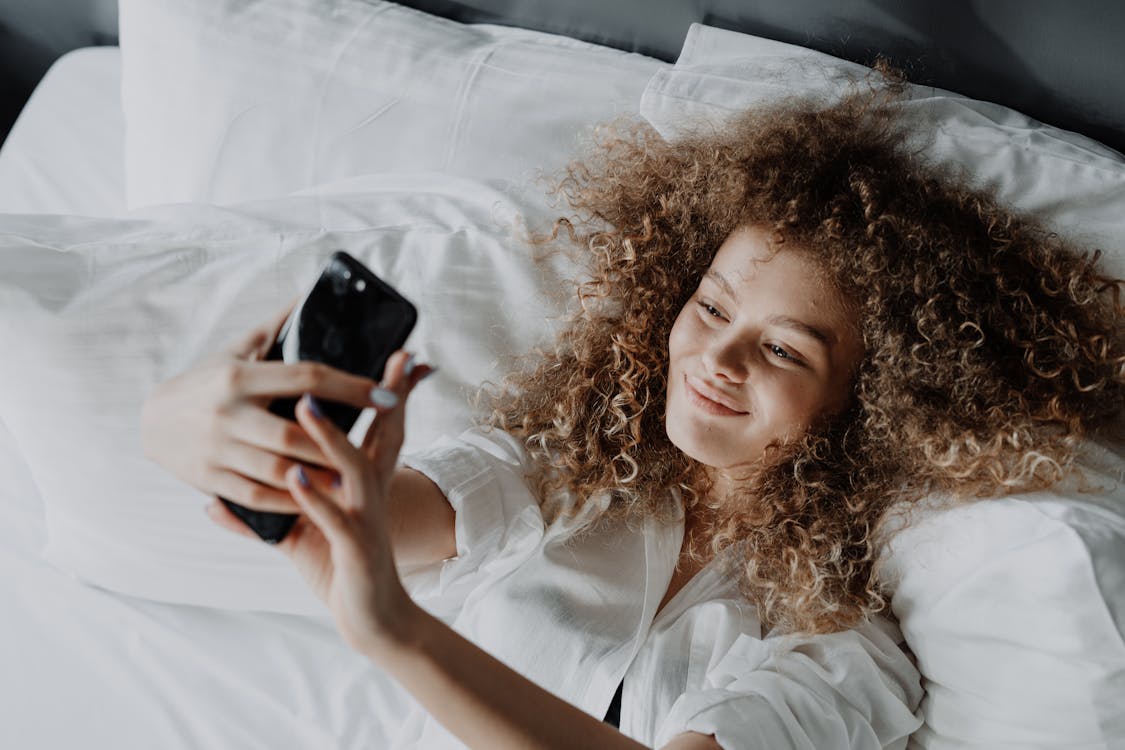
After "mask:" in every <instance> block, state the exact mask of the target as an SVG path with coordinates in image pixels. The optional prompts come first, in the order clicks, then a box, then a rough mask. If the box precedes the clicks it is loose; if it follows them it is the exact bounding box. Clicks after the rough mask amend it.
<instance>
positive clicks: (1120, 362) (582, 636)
mask: <svg viewBox="0 0 1125 750" xmlns="http://www.w3.org/2000/svg"><path fill="white" fill-rule="evenodd" d="M896 95H897V92H896V90H895V89H894V87H893V86H887V87H882V88H878V87H877V88H876V89H874V90H873V91H872V92H868V93H858V94H851V95H849V96H847V97H845V98H844V99H842V100H841V101H840V102H838V103H836V104H833V105H824V104H818V103H813V102H796V101H795V102H787V103H783V104H780V105H777V106H774V107H770V108H762V109H760V110H755V111H753V112H748V113H746V114H745V115H744V116H743V117H742V118H741V119H739V120H738V121H737V122H736V123H735V124H734V125H733V126H732V127H730V128H729V129H727V130H725V131H724V132H722V133H720V134H717V135H716V134H712V135H706V134H700V135H695V136H692V137H690V138H685V139H682V140H680V141H677V142H674V143H665V142H663V141H661V140H660V139H659V137H658V136H656V135H655V134H654V133H653V132H652V131H651V130H649V129H647V128H646V127H645V126H644V125H640V124H638V125H636V126H635V127H633V128H631V129H628V130H626V131H624V132H623V133H618V132H616V131H611V132H610V135H609V137H608V138H606V139H604V140H602V141H600V142H599V143H598V144H596V148H595V150H594V151H593V152H592V153H591V154H589V155H588V156H587V158H586V159H585V160H584V161H582V162H579V163H576V164H575V165H572V167H571V168H570V169H568V172H567V174H566V176H565V177H564V178H563V179H562V180H561V182H560V184H559V189H560V190H561V191H562V193H563V194H564V195H565V196H566V198H567V199H568V201H569V203H570V205H571V206H572V207H573V208H574V210H575V211H576V212H577V215H576V216H575V217H571V218H570V219H560V220H558V221H557V222H556V224H555V227H554V231H553V232H552V234H551V236H550V238H545V239H543V240H541V241H544V242H550V241H554V240H557V238H558V233H559V229H560V228H566V229H567V233H568V236H569V237H570V238H571V239H572V240H573V241H574V245H575V246H576V247H580V248H583V249H584V250H586V251H587V254H588V258H589V263H590V269H591V271H590V277H589V278H588V279H587V280H586V281H585V282H584V283H583V284H582V285H581V286H580V287H579V296H580V300H581V303H582V304H581V305H580V308H579V309H578V310H577V312H576V313H575V315H574V317H573V319H572V320H571V321H570V325H569V327H568V328H567V329H566V331H564V333H563V334H562V335H561V336H560V337H559V339H558V341H557V343H556V347H555V349H554V351H552V352H547V353H541V354H539V355H537V359H535V360H534V361H533V362H532V363H531V364H530V365H529V367H528V368H527V370H526V371H525V372H522V373H517V374H515V375H513V376H512V377H511V378H509V379H508V380H507V381H506V382H505V384H503V386H502V387H499V388H494V389H492V391H491V392H490V393H489V396H490V400H491V409H490V413H489V415H488V418H487V419H486V420H484V421H485V422H487V424H488V427H489V428H481V429H478V430H472V431H470V432H468V433H466V434H465V435H462V436H461V437H460V438H458V439H456V440H454V439H449V440H447V441H446V442H445V443H443V444H442V445H440V446H437V447H435V448H434V449H431V450H428V451H425V452H423V453H420V454H418V455H414V456H409V457H405V464H406V465H405V466H401V467H399V468H396V463H397V462H398V459H399V455H398V454H399V448H400V447H401V444H402V439H403V410H404V408H405V402H406V400H407V398H408V397H409V395H410V393H411V391H412V389H413V388H414V387H415V386H416V385H417V384H418V382H419V381H420V380H421V379H422V378H423V377H425V376H426V375H427V374H429V372H431V369H430V368H429V366H428V365H418V364H414V363H413V362H412V361H411V360H410V358H409V357H408V356H407V355H406V353H403V352H399V353H397V354H396V355H395V356H394V357H393V358H392V359H391V361H390V362H389V364H388V368H387V375H386V378H385V380H384V382H383V383H382V384H373V383H370V382H368V381H365V380H364V379H363V378H358V377H354V376H350V375H347V374H345V373H339V372H334V371H332V370H330V369H327V368H324V367H322V366H318V365H309V366H306V365H300V366H293V367H287V366H283V365H280V364H276V363H266V362H252V361H248V360H252V359H254V357H255V356H256V355H258V354H260V353H261V352H262V351H264V349H265V348H266V347H267V346H268V343H269V341H270V340H271V338H272V336H273V335H274V334H275V333H276V330H277V328H278V327H279V325H280V322H281V321H282V320H283V319H284V315H282V316H280V317H279V318H278V319H277V320H275V321H273V322H272V323H271V324H270V325H268V326H266V327H264V328H262V329H260V330H258V331H256V332H255V333H254V334H253V335H252V336H251V337H250V338H248V339H247V340H246V341H244V342H243V343H242V344H241V346H239V347H236V348H235V349H233V350H231V351H229V352H227V353H225V354H224V355H223V356H222V357H220V358H217V359H215V360H212V361H211V362H209V363H207V364H206V365H204V366H201V367H200V368H199V369H198V370H195V371H191V372H188V373H186V374H185V375H182V376H180V377H179V378H176V379H174V380H172V381H169V382H168V383H166V384H164V385H163V386H162V387H161V388H160V389H158V390H157V391H156V392H155V393H154V394H153V396H152V397H151V398H150V401H149V403H148V404H146V410H145V417H144V420H145V443H146V450H147V451H148V453H149V455H151V456H152V457H153V458H156V459H157V460H160V461H162V462H163V463H164V464H165V465H166V466H167V467H168V468H169V470H171V471H173V472H174V473H176V474H177V475H178V476H180V477H182V478H183V479H185V480H186V481H189V482H191V483H192V484H194V485H195V486H197V487H200V488H202V489H204V490H205V491H207V492H209V493H212V494H217V495H221V496H224V497H227V498H230V499H232V500H235V501H236V502H239V503H242V504H245V505H247V506H249V507H252V508H257V509H261V510H277V511H288V512H299V513H301V514H302V515H301V518H300V519H299V521H298V523H297V525H296V526H295V527H294V530H293V532H292V533H291V534H290V536H289V537H288V538H287V539H286V540H285V541H284V542H283V543H282V544H281V545H280V549H281V550H282V551H283V552H285V554H287V555H289V556H290V557H291V558H292V559H293V561H294V563H295V564H296V565H297V566H298V568H299V569H300V571H301V572H302V573H303V575H304V576H305V578H306V579H307V580H308V582H309V584H310V585H311V586H312V587H313V588H314V590H315V591H316V592H317V593H318V594H319V595H320V596H321V597H322V598H323V599H324V600H325V601H326V602H327V603H328V606H329V607H330V608H331V610H332V613H333V616H334V618H335V621H336V623H337V626H338V627H339V629H340V631H341V633H342V634H343V636H344V638H345V639H346V640H347V642H348V643H349V644H351V645H352V646H353V647H354V648H356V649H357V650H358V651H360V652H361V653H363V654H365V655H366V656H368V657H369V658H370V659H371V660H372V661H373V662H374V663H375V664H376V665H378V666H379V667H381V668H382V669H383V670H385V672H386V673H387V674H389V675H390V676H392V677H393V678H394V679H395V680H397V681H398V682H399V683H400V684H401V685H402V686H403V687H404V688H405V690H407V691H409V693H410V694H411V695H412V696H413V697H414V698H415V699H416V700H417V701H418V702H419V703H420V704H421V706H422V707H423V708H424V709H425V710H426V711H427V712H428V713H429V714H430V715H431V716H432V717H434V718H435V719H436V720H437V721H438V722H440V724H441V725H442V726H444V728H445V729H446V730H448V731H449V732H450V733H452V734H453V735H455V736H456V737H457V738H459V739H460V741H462V742H464V743H465V744H467V745H468V746H470V747H488V748H501V747H517V746H518V747H540V746H542V747H600V748H613V747H622V748H624V747H641V746H646V745H647V746H654V745H655V746H658V747H665V748H676V749H677V750H683V749H691V748H698V749H700V750H702V749H703V748H717V747H722V748H726V750H733V748H743V747H770V748H779V747H809V746H812V747H817V748H826V747H856V748H858V747H904V746H905V742H906V738H907V736H908V735H909V733H910V732H912V731H913V730H914V729H915V728H916V727H917V726H918V720H917V719H916V718H915V717H914V711H915V709H916V707H917V704H918V701H919V700H920V697H921V689H920V686H919V681H918V675H917V673H916V672H915V671H914V669H913V666H912V664H911V662H910V660H909V658H908V657H907V656H906V655H905V654H904V653H903V652H902V651H901V650H900V649H899V648H898V646H897V644H896V637H895V635H896V634H895V630H894V627H893V625H890V624H889V623H888V622H887V621H886V620H885V619H884V618H883V616H882V614H881V612H882V610H884V609H885V607H886V601H887V596H888V591H887V588H886V582H884V581H883V580H882V579H881V578H880V569H879V563H880V559H881V558H880V555H881V551H882V549H883V545H884V544H885V542H886V539H887V536H888V533H889V529H890V528H891V526H892V525H893V524H894V523H897V522H899V521H900V520H901V514H899V513H897V512H896V511H898V510H900V509H903V510H906V511H909V510H910V509H911V508H912V507H914V506H915V505H917V501H919V500H921V499H922V498H924V497H929V496H931V495H933V494H934V493H944V494H946V495H948V496H950V497H952V498H953V499H954V501H957V500H960V501H967V500H969V499H974V498H985V497H992V496H998V495H1002V494H1005V493H1009V492H1014V491H1027V490H1031V489H1037V488H1041V487H1046V486H1049V485H1051V484H1053V483H1055V482H1058V481H1059V480H1061V479H1062V478H1063V477H1064V476H1067V475H1068V474H1069V473H1070V472H1072V471H1074V470H1075V469H1076V464H1075V459H1076V456H1077V453H1078V450H1079V448H1080V447H1081V444H1082V442H1083V441H1084V440H1090V439H1117V436H1116V435H1115V434H1113V430H1114V429H1115V428H1116V427H1118V426H1119V425H1120V417H1121V413H1122V405H1123V403H1125V343H1123V337H1122V329H1121V325H1120V322H1119V321H1120V312H1121V306H1120V303H1119V300H1118V296H1117V295H1118V286H1119V282H1118V281H1116V280H1113V279H1110V278H1107V277H1106V276H1104V275H1103V274H1102V273H1101V272H1100V271H1099V270H1098V266H1097V255H1096V254H1095V255H1094V256H1093V257H1089V256H1087V255H1085V254H1083V253H1080V252H1078V251H1077V250H1076V249H1074V248H1072V247H1071V246H1069V245H1067V244H1066V243H1065V242H1064V241H1062V240H1061V239H1059V238H1057V237H1056V236H1054V235H1052V234H1050V233H1049V232H1047V231H1046V230H1045V229H1044V228H1042V227H1041V226H1040V225H1038V224H1036V223H1035V222H1034V221H1033V220H1032V219H1030V218H1028V217H1021V216H1018V215H1015V214H1013V213H1011V212H1009V211H1008V210H1006V209H1004V208H1003V207H1001V206H999V205H997V204H996V203H995V201H993V200H992V199H991V198H989V197H988V196H987V195H986V194H983V193H980V192H977V191H974V190H972V189H969V188H968V187H966V186H965V185H964V184H963V182H962V181H961V180H960V179H959V178H958V177H957V176H956V175H952V174H949V173H945V172H942V171H941V170H939V169H937V168H935V167H933V166H928V165H925V164H921V163H919V162H918V160H917V159H916V158H915V156H914V155H913V150H912V144H911V143H910V142H909V141H908V139H907V130H906V127H905V125H903V124H901V123H900V122H898V121H897V120H896V118H895V116H894V115H893V112H894V106H893V104H894V99H895V96H896ZM287 312H288V310H287V311H286V313H287ZM423 314H424V311H423ZM373 385H375V386H376V388H375V390H374V391H372V392H371V396H370V399H371V400H370V401H369V400H368V392H369V389H370V388H371V386H373ZM303 392H307V393H311V394H313V395H315V396H316V397H318V398H321V399H328V400H336V401H341V402H347V403H351V404H353V405H356V406H370V405H372V403H373V404H374V405H375V407H376V412H377V417H376V419H375V421H374V423H373V425H372V427H371V428H370V430H369V432H368V433H367V435H366V437H365V439H364V441H363V444H362V445H361V446H360V447H359V448H358V449H357V448H354V447H352V446H351V445H350V443H348V441H347V439H346V436H345V435H343V434H342V433H341V432H340V431H338V430H336V429H335V428H334V427H333V426H332V425H331V423H329V422H326V421H324V420H321V419H318V418H317V416H316V413H315V409H314V405H315V402H314V401H313V400H312V399H311V398H309V399H303V400H302V401H301V403H300V405H299V407H298V410H297V417H298V425H299V428H300V429H297V427H295V426H293V425H292V424H288V423H285V422H284V421H283V420H279V419H276V418H274V417H272V415H269V414H268V413H267V412H266V411H265V410H264V408H263V407H264V405H265V403H267V402H268V401H269V400H270V399H272V398H276V397H279V396H285V395H297V394H300V393H303ZM192 425H196V426H197V427H196V428H195V433H194V434H196V435H198V436H199V440H196V441H192V440H187V441H185V440H184V435H185V434H191V430H192ZM205 429H206V430H210V431H209V432H205V431H204V430H205ZM184 445H194V446H196V448H195V450H196V453H194V454H192V453H185V452H184V451H183V449H182V447H183V446H184ZM314 467H315V468H314ZM337 479H338V482H337V481H336V480H337ZM209 512H211V514H212V517H213V518H214V519H215V520H216V521H217V522H218V523H220V524H222V525H224V526H225V527H227V528H230V529H231V530H232V531H236V532H238V533H243V534H246V535H247V536H250V537H253V534H252V532H249V530H248V529H246V528H245V527H243V526H242V525H241V523H240V522H239V521H238V520H237V519H235V518H234V517H233V516H231V515H230V514H229V513H228V512H227V511H226V510H225V509H224V508H223V507H222V506H221V505H220V504H218V503H214V504H212V505H211V506H210V511H209ZM907 520H909V514H907ZM254 538H256V537H254ZM441 561H445V562H441ZM438 563H440V564H441V575H442V581H441V585H442V586H443V587H444V588H445V589H446V590H447V591H449V590H458V591H460V592H461V593H460V594H459V596H460V601H461V602H462V611H461V612H459V613H458V614H457V615H456V619H455V621H454V623H453V627H450V626H448V625H447V624H446V623H445V622H443V621H442V620H441V619H439V618H437V617H435V616H434V615H432V614H430V613H429V612H428V611H427V610H426V609H424V607H423V605H424V604H425V593H424V592H422V591H415V592H412V593H414V597H413V598H412V596H411V593H408V591H407V588H406V587H405V586H404V585H403V582H402V580H401V578H400V577H399V574H398V572H397V570H396V565H397V566H400V567H404V566H415V565H423V564H438ZM447 574H448V575H447ZM458 587H460V588H458ZM466 635H467V636H469V637H467V638H466V637H464V636H466ZM482 646H483V647H484V648H481V647H482ZM623 675H624V680H622V676H623ZM528 676H531V677H533V678H534V679H528ZM615 686H616V687H618V688H619V692H618V698H620V699H621V706H622V708H623V710H622V714H621V716H620V722H621V724H620V725H621V730H622V731H618V730H617V729H615V728H614V727H613V726H611V725H610V724H609V723H605V722H602V721H599V720H598V719H597V718H596V717H598V716H601V715H603V710H604V708H605V707H606V706H608V705H609V703H610V696H611V695H612V693H613V690H614V687H615ZM591 714H593V715H591ZM399 732H400V733H399V735H398V736H399V738H400V740H401V741H403V742H407V741H410V742H415V743H416V744H417V746H420V747H436V746H438V745H437V744H436V743H437V742H438V741H439V740H447V739H448V737H444V736H443V735H441V731H440V730H439V729H438V728H435V727H434V726H432V725H427V724H425V721H424V720H423V719H421V718H419V717H418V716H417V715H415V716H414V717H413V718H412V719H408V720H407V721H405V722H404V726H403V727H402V728H400V730H399ZM638 739H639V740H641V741H642V742H644V743H645V745H641V744H638V742H637V740H638Z"/></svg>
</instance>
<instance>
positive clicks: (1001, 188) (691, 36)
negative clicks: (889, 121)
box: [640, 23, 1125, 277]
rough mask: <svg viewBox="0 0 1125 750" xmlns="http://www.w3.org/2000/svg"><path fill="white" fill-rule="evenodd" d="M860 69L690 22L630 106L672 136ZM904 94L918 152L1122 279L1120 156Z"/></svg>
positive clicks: (1004, 117)
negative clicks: (921, 147) (1086, 249)
mask: <svg viewBox="0 0 1125 750" xmlns="http://www.w3.org/2000/svg"><path fill="white" fill-rule="evenodd" d="M866 72H868V69H867V68H865V67H863V66H862V65H857V64H856V63H851V62H848V61H846V60H841V59H839V58H835V57H832V56H830V55H825V54H823V53H820V52H816V51H815V50H810V49H806V48H804V47H797V46H794V45H791V44H785V43H783V42H775V41H772V40H769V39H762V38H760V37H755V36H750V35H748V34H740V33H738V32H734V31H728V30H726V29H717V28H713V27H710V26H705V25H703V24H698V23H696V24H692V25H691V28H690V29H689V31H688V34H687V37H686V39H685V41H684V47H683V50H682V52H681V54H680V57H679V59H677V60H676V64H675V66H673V67H671V68H667V69H663V70H660V71H657V72H656V73H655V74H654V75H653V77H652V80H651V81H650V82H649V85H648V86H647V87H646V88H645V91H644V94H643V95H642V97H641V104H640V111H641V115H642V116H644V117H645V119H647V120H648V121H649V123H650V124H651V125H652V126H653V127H654V128H656V129H657V130H658V131H659V132H660V134H661V135H663V136H664V137H665V138H668V139H672V138H675V137H676V136H677V135H680V134H683V133H684V132H686V131H687V130H688V129H690V128H694V127H699V126H701V125H702V126H712V127H722V124H723V122H725V121H726V120H728V119H730V118H731V117H733V116H735V115H736V114H737V113H738V112H741V111H743V110H745V109H747V108H750V107H753V106H754V105H756V104H758V103H761V102H764V101H771V100H777V99H779V98H783V97H786V96H791V95H800V94H822V95H825V96H828V97H831V96H833V95H838V94H839V93H840V92H841V90H842V88H841V86H840V84H839V81H838V80H837V79H834V78H833V74H834V73H842V74H844V75H850V76H853V77H859V76H862V75H864V73H866ZM908 90H909V92H910V96H911V99H910V101H909V103H907V104H906V105H904V106H905V108H906V111H907V113H908V115H909V116H910V117H911V118H913V121H914V122H917V124H918V127H919V128H924V129H926V131H927V134H932V135H933V136H934V138H933V141H932V143H931V144H930V146H929V147H928V149H927V151H926V152H925V153H926V155H927V156H929V157H931V158H933V159H935V160H936V161H938V162H941V163H950V164H956V165H959V166H961V167H963V168H965V169H966V170H968V175H969V176H970V178H971V179H972V180H973V182H974V184H977V185H980V186H988V187H990V188H992V189H993V190H994V191H995V192H996V194H997V196H998V197H999V198H1000V199H1001V200H1003V201H1005V202H1007V203H1009V204H1010V205H1012V206H1015V207H1017V208H1019V209H1022V210H1025V211H1033V212H1036V213H1038V214H1040V215H1041V216H1042V217H1043V218H1044V219H1045V220H1046V221H1047V222H1048V223H1049V224H1050V225H1052V228H1054V229H1056V230H1057V231H1060V232H1066V234H1067V235H1068V236H1071V237H1074V238H1075V239H1077V240H1079V241H1081V242H1085V243H1087V244H1090V245H1093V246H1097V247H1100V248H1102V249H1103V250H1104V251H1105V252H1106V255H1107V258H1106V266H1107V268H1109V269H1110V270H1111V271H1113V273H1114V274H1115V275H1116V276H1118V277H1125V210H1123V209H1125V157H1122V156H1121V154H1118V153H1117V152H1116V151H1113V150H1111V149H1109V148H1106V147H1105V146H1103V145H1101V144H1099V143H1098V142H1096V141H1094V140H1091V139H1090V138H1087V137H1085V136H1082V135H1078V134H1076V133H1071V132H1069V131H1065V130H1061V129H1059V128H1056V127H1053V126H1050V125H1046V124H1044V123H1041V122H1037V121H1036V120H1033V119H1031V118H1030V117H1027V116H1026V115H1023V114H1021V113H1019V112H1016V111H1015V110H1012V109H1009V108H1007V107H1002V106H999V105H997V104H991V103H988V102H982V101H978V100H975V99H969V98H967V97H964V96H961V95H959V94H955V93H952V92H949V91H942V90H941V89H935V88H932V87H929V86H910V87H909V89H908Z"/></svg>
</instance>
